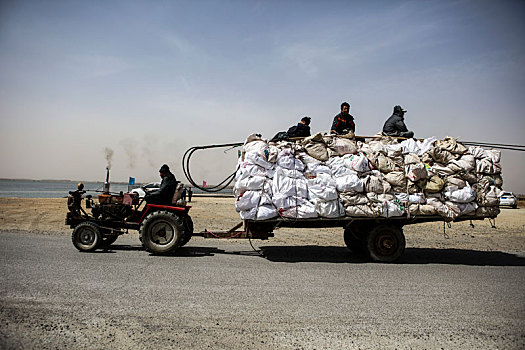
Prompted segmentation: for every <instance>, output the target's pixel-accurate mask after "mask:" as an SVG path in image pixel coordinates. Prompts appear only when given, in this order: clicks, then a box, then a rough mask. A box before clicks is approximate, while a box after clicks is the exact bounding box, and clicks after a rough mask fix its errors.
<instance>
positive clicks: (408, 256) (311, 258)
mask: <svg viewBox="0 0 525 350" xmlns="http://www.w3.org/2000/svg"><path fill="white" fill-rule="evenodd" d="M139 250H144V248H143V247H142V246H134V245H123V244H122V245H119V244H114V245H111V246H110V247H109V249H108V250H106V251H99V252H101V253H102V252H106V253H114V252H115V251H139ZM216 254H227V255H243V256H261V257H263V258H265V259H267V260H269V261H272V262H289V263H296V262H329V263H353V264H361V263H368V262H370V260H369V259H368V258H367V257H366V256H363V255H356V254H352V253H351V252H350V251H349V250H348V249H347V248H346V247H322V246H263V247H260V251H255V250H244V251H225V250H223V249H219V248H215V247H197V246H186V247H182V248H180V249H178V250H176V251H175V252H173V253H171V254H167V255H159V257H204V256H214V255H216ZM151 255H153V254H151ZM397 263H398V264H450V265H472V266H525V257H520V256H517V255H515V254H511V253H504V252H484V251H477V250H467V249H436V248H407V249H406V250H405V254H404V255H403V257H402V258H401V259H400V260H399V261H398V262H397Z"/></svg>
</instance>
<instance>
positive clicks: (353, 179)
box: [335, 172, 364, 192]
mask: <svg viewBox="0 0 525 350" xmlns="http://www.w3.org/2000/svg"><path fill="white" fill-rule="evenodd" d="M335 181H336V186H337V190H338V191H339V192H346V191H353V192H363V191H364V185H363V182H362V181H361V179H360V178H359V177H358V176H357V174H356V173H355V172H354V173H350V174H349V175H345V176H341V177H336V178H335Z"/></svg>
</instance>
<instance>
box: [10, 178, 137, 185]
mask: <svg viewBox="0 0 525 350" xmlns="http://www.w3.org/2000/svg"><path fill="white" fill-rule="evenodd" d="M0 181H31V182H48V183H57V182H71V183H77V182H90V183H93V182H95V183H98V182H100V183H103V182H104V181H92V180H51V179H41V180H35V179H9V178H3V177H2V178H0ZM111 183H112V184H119V185H127V184H128V183H127V182H122V181H111ZM136 184H137V185H138V184H142V182H137V183H136Z"/></svg>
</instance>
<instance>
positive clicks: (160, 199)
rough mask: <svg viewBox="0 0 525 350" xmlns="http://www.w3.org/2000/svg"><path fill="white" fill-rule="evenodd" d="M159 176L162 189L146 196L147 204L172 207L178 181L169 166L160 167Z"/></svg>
mask: <svg viewBox="0 0 525 350" xmlns="http://www.w3.org/2000/svg"><path fill="white" fill-rule="evenodd" d="M159 175H160V177H161V178H162V182H161V183H160V188H159V189H158V190H154V191H151V192H148V193H147V194H146V203H148V204H161V205H170V204H171V199H172V198H173V194H174V193H175V190H176V189H177V180H176V179H175V175H173V174H172V173H171V171H170V167H169V166H168V165H167V164H164V165H162V166H161V167H160V170H159Z"/></svg>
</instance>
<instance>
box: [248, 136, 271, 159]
mask: <svg viewBox="0 0 525 350" xmlns="http://www.w3.org/2000/svg"><path fill="white" fill-rule="evenodd" d="M244 152H246V153H252V152H253V153H257V154H258V155H260V156H261V157H264V158H266V154H267V153H268V152H269V151H268V144H267V143H266V142H264V141H262V140H261V141H252V142H249V143H246V144H245V145H244Z"/></svg>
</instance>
